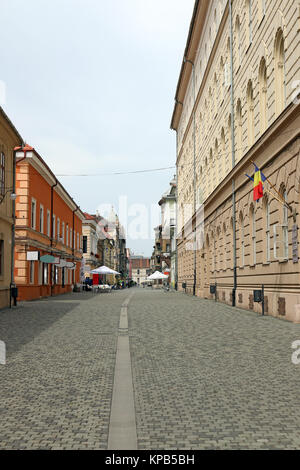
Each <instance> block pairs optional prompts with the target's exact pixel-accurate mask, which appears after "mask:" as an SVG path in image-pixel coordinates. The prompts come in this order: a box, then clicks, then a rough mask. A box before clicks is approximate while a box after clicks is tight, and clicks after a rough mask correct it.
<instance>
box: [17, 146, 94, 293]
mask: <svg viewBox="0 0 300 470" xmlns="http://www.w3.org/2000/svg"><path fill="white" fill-rule="evenodd" d="M16 194H17V199H16V243H15V269H14V277H15V282H16V284H17V287H18V293H19V297H18V298H19V300H30V299H38V298H41V297H47V296H50V295H55V294H61V293H65V292H70V291H71V290H72V287H73V286H74V285H75V284H78V283H80V281H81V279H80V267H81V259H82V222H83V221H84V219H85V217H84V214H83V213H82V212H81V210H80V208H79V207H78V205H77V204H76V203H75V201H74V200H73V199H72V198H71V196H70V195H69V194H68V193H67V191H66V190H65V188H64V187H63V186H62V184H61V183H60V182H59V181H58V180H57V178H56V176H55V175H54V174H53V172H52V171H51V170H50V168H49V167H48V165H47V164H46V162H45V161H44V160H43V159H42V157H41V156H40V155H39V154H38V153H37V152H36V150H34V149H33V148H32V147H29V146H27V152H26V156H25V158H24V152H23V151H19V152H17V165H16Z"/></svg>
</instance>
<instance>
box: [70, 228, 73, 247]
mask: <svg viewBox="0 0 300 470" xmlns="http://www.w3.org/2000/svg"><path fill="white" fill-rule="evenodd" d="M72 246H73V240H72V229H71V228H70V248H72Z"/></svg>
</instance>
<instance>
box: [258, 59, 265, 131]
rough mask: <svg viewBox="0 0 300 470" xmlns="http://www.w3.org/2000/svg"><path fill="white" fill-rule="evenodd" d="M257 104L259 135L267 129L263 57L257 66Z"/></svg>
mask: <svg viewBox="0 0 300 470" xmlns="http://www.w3.org/2000/svg"><path fill="white" fill-rule="evenodd" d="M258 81H259V104H260V132H261V134H263V133H264V131H265V130H266V128H267V67H266V60H265V58H264V57H263V58H262V59H261V61H260V66H259V77H258Z"/></svg>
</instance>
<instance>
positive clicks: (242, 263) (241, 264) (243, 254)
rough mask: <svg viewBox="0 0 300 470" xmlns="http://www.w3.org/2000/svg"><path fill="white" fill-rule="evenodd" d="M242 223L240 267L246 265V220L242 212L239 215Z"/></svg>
mask: <svg viewBox="0 0 300 470" xmlns="http://www.w3.org/2000/svg"><path fill="white" fill-rule="evenodd" d="M239 223H240V263H239V264H240V268H243V267H244V266H245V222H244V217H243V214H242V212H240V217H239Z"/></svg>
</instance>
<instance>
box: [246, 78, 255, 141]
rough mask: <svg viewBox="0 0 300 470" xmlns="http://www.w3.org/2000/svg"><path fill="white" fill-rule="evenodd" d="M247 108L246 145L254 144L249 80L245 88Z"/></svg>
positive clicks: (251, 88)
mask: <svg viewBox="0 0 300 470" xmlns="http://www.w3.org/2000/svg"><path fill="white" fill-rule="evenodd" d="M247 107H248V145H249V147H252V145H253V144H254V95H253V85H252V81H251V80H249V82H248V86H247Z"/></svg>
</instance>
